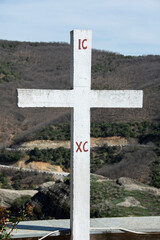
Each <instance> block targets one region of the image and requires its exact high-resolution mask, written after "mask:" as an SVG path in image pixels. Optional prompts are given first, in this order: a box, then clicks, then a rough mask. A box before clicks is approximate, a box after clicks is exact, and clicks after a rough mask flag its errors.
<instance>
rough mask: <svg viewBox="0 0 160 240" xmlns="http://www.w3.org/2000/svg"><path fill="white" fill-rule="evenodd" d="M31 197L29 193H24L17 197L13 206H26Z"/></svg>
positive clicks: (15, 207) (16, 207) (17, 207)
mask: <svg viewBox="0 0 160 240" xmlns="http://www.w3.org/2000/svg"><path fill="white" fill-rule="evenodd" d="M30 198H31V197H30V196H29V195H24V196H21V197H19V198H16V199H15V200H14V202H13V204H12V208H14V209H15V210H16V209H19V208H20V207H22V206H24V205H25V203H26V202H27V201H28V200H29V199H30Z"/></svg>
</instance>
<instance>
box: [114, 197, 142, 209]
mask: <svg viewBox="0 0 160 240" xmlns="http://www.w3.org/2000/svg"><path fill="white" fill-rule="evenodd" d="M116 205H117V206H120V207H140V208H144V207H143V206H142V205H141V203H140V202H139V201H138V200H136V199H135V198H134V197H126V198H125V200H124V201H123V202H120V203H117V204H116Z"/></svg>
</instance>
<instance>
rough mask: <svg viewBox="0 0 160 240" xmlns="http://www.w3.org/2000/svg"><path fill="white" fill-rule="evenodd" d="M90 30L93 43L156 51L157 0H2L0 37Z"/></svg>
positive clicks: (45, 37) (48, 36)
mask: <svg viewBox="0 0 160 240" xmlns="http://www.w3.org/2000/svg"><path fill="white" fill-rule="evenodd" d="M72 29H86V30H88V29H90V30H92V31H93V33H92V34H93V48H96V49H103V50H107V51H113V52H118V53H122V54H125V55H146V54H159V55H160V0H81V1H80V0H79V1H76V0H0V39H7V40H19V41H38V42H39V41H43V42H44V41H45V42H55V41H59V42H68V43H69V41H70V34H69V32H70V31H71V30H72Z"/></svg>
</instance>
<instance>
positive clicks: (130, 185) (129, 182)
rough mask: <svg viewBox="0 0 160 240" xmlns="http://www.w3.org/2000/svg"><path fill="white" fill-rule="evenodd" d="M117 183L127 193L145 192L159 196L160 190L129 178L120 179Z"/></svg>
mask: <svg viewBox="0 0 160 240" xmlns="http://www.w3.org/2000/svg"><path fill="white" fill-rule="evenodd" d="M117 183H118V184H119V185H121V186H123V187H124V189H125V190H127V191H135V190H138V191H147V192H148V193H150V194H153V195H158V196H160V189H158V188H155V187H150V186H147V185H145V184H142V183H139V182H137V181H136V180H133V179H131V178H126V177H121V178H119V179H118V180H117Z"/></svg>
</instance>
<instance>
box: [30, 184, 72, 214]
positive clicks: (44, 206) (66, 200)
mask: <svg viewBox="0 0 160 240" xmlns="http://www.w3.org/2000/svg"><path fill="white" fill-rule="evenodd" d="M69 185H70V184H69V180H66V181H65V182H61V181H57V182H56V183H55V184H54V183H52V184H48V186H47V184H46V186H45V185H43V186H41V187H40V188H39V192H38V193H37V194H36V195H35V196H33V197H32V198H31V199H30V200H29V203H30V204H31V205H32V206H33V207H34V218H36V219H45V218H47V219H49V218H53V217H54V218H61V219H62V218H69V217H70V187H69Z"/></svg>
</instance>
